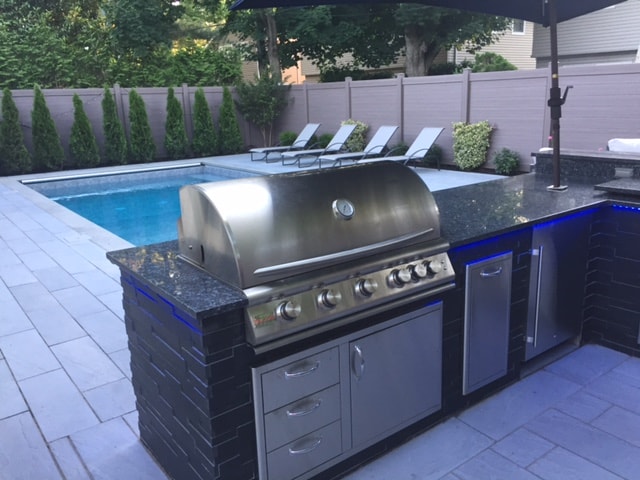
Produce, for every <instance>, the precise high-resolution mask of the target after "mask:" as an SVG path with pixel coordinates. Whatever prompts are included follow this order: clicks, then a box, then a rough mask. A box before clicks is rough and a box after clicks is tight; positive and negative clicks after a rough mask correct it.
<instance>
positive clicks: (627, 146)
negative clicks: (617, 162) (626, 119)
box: [607, 138, 640, 153]
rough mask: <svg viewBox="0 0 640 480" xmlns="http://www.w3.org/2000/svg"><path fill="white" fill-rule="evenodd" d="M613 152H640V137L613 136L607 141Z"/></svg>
mask: <svg viewBox="0 0 640 480" xmlns="http://www.w3.org/2000/svg"><path fill="white" fill-rule="evenodd" d="M607 150H609V151H611V152H626V153H640V138H612V139H610V140H609V141H608V142H607Z"/></svg>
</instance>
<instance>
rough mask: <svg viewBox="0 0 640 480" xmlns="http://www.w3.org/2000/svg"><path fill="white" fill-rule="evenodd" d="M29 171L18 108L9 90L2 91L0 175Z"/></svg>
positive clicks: (27, 154)
mask: <svg viewBox="0 0 640 480" xmlns="http://www.w3.org/2000/svg"><path fill="white" fill-rule="evenodd" d="M30 171H31V156H30V155H29V151H28V150H27V147H25V146H24V137H23V136H22V127H21V126H20V118H19V116H18V108H17V107H16V104H15V102H14V101H13V96H12V95H11V90H9V89H8V88H5V89H4V90H3V91H2V122H0V175H15V174H18V173H28V172H30Z"/></svg>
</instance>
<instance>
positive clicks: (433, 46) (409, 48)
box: [404, 25, 442, 77]
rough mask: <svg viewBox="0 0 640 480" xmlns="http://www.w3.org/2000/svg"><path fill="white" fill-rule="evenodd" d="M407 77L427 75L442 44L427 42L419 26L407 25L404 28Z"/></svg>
mask: <svg viewBox="0 0 640 480" xmlns="http://www.w3.org/2000/svg"><path fill="white" fill-rule="evenodd" d="M404 40H405V51H406V56H407V58H406V63H405V74H406V76H407V77H423V76H426V75H429V68H430V67H431V64H432V63H433V61H434V60H435V58H436V57H437V56H438V53H440V49H441V48H442V46H441V45H440V44H438V43H437V42H430V43H427V42H426V40H425V39H424V37H423V35H422V30H421V28H420V27H417V26H415V25H409V26H407V27H405V29H404Z"/></svg>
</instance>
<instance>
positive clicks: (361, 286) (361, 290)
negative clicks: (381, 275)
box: [356, 278, 378, 297]
mask: <svg viewBox="0 0 640 480" xmlns="http://www.w3.org/2000/svg"><path fill="white" fill-rule="evenodd" d="M376 290H378V282H376V281H375V280H374V279H373V278H363V279H361V280H358V281H357V282H356V293H357V294H358V295H362V296H363V297H370V296H371V295H373V294H374V293H375V292H376Z"/></svg>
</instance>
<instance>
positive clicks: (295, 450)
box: [289, 437, 322, 455]
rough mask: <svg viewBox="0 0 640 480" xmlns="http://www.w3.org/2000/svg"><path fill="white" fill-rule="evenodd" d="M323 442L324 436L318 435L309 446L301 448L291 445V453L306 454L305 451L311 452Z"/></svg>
mask: <svg viewBox="0 0 640 480" xmlns="http://www.w3.org/2000/svg"><path fill="white" fill-rule="evenodd" d="M321 443H322V437H318V438H316V439H313V443H311V444H310V445H309V446H308V447H301V448H295V447H289V454H290V455H304V454H305V453H311V452H313V451H314V450H315V449H316V448H318V447H319V446H320V444H321Z"/></svg>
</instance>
